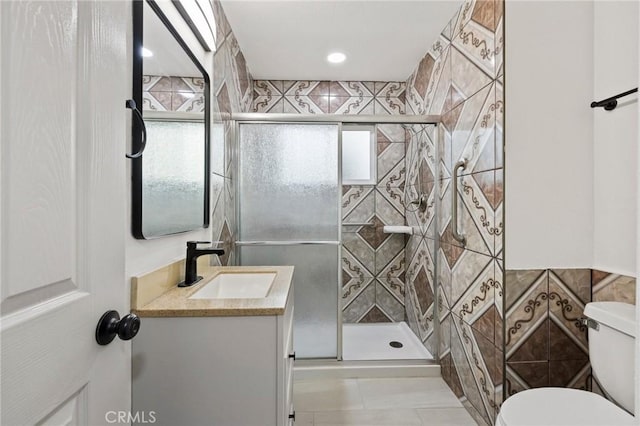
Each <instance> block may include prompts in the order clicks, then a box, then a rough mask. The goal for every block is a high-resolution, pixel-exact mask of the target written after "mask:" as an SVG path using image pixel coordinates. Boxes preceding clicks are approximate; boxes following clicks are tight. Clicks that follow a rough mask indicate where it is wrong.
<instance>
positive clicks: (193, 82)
mask: <svg viewBox="0 0 640 426" xmlns="http://www.w3.org/2000/svg"><path fill="white" fill-rule="evenodd" d="M142 109H143V111H180V112H199V113H203V112H204V79H203V78H193V77H166V76H159V75H145V76H142Z"/></svg>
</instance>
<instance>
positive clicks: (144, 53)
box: [141, 47, 153, 58]
mask: <svg viewBox="0 0 640 426" xmlns="http://www.w3.org/2000/svg"><path fill="white" fill-rule="evenodd" d="M141 52H142V57H143V58H150V57H152V56H153V52H152V51H150V50H149V49H147V48H146V47H143V48H142V49H141Z"/></svg>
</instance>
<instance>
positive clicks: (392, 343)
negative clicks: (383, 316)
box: [389, 340, 404, 348]
mask: <svg viewBox="0 0 640 426" xmlns="http://www.w3.org/2000/svg"><path fill="white" fill-rule="evenodd" d="M389 346H391V347H392V348H401V347H403V346H404V345H403V344H402V343H400V342H397V341H395V340H394V341H392V342H389Z"/></svg>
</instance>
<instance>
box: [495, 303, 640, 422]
mask: <svg viewBox="0 0 640 426" xmlns="http://www.w3.org/2000/svg"><path fill="white" fill-rule="evenodd" d="M584 314H585V316H586V317H587V318H588V322H589V359H590V361H591V368H592V371H593V375H594V376H595V377H596V378H597V380H598V382H599V383H600V385H601V386H602V388H603V389H604V391H605V392H606V393H607V394H608V395H609V396H610V397H611V398H612V399H613V400H615V401H616V402H617V403H618V404H620V406H622V407H624V408H625V409H626V410H627V411H629V412H633V411H634V410H633V406H634V373H635V367H634V359H635V348H634V346H635V345H634V343H635V335H636V324H635V306H634V305H630V304H628V303H620V302H593V303H588V304H587V306H586V307H585V310H584ZM635 424H638V422H637V421H636V418H635V417H634V416H632V415H631V414H629V413H627V412H626V411H625V410H623V409H622V408H620V407H618V406H616V405H615V404H614V403H612V402H610V401H608V400H607V399H606V398H604V397H602V396H600V395H598V394H595V393H593V392H588V391H582V390H577V389H566V388H551V387H549V388H538V389H530V390H526V391H523V392H518V393H517V394H515V395H513V396H512V397H509V398H508V399H507V400H506V401H505V402H504V403H503V404H502V407H501V408H500V413H499V414H498V418H497V419H496V425H498V426H574V425H575V426H587V425H593V426H596V425H601V426H622V425H635Z"/></svg>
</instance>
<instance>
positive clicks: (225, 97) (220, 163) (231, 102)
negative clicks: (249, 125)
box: [210, 0, 254, 265]
mask: <svg viewBox="0 0 640 426" xmlns="http://www.w3.org/2000/svg"><path fill="white" fill-rule="evenodd" d="M212 4H213V11H214V17H215V21H216V30H217V32H218V34H217V36H216V52H215V54H214V57H213V74H212V75H211V89H212V97H211V113H212V114H211V116H212V121H213V124H212V129H211V151H212V153H211V156H212V160H213V164H212V174H211V191H212V192H211V202H212V206H213V207H212V214H211V225H210V227H211V232H212V239H213V240H214V241H220V242H221V243H219V245H220V246H221V247H223V248H224V249H225V252H226V254H225V256H221V257H220V260H219V261H220V263H221V264H223V265H235V253H234V242H235V238H236V234H237V224H236V211H235V196H236V194H235V185H234V182H233V180H234V179H235V176H234V175H235V171H234V170H233V167H232V164H233V161H234V158H233V153H234V152H235V143H236V142H235V139H234V138H233V137H232V132H231V123H230V121H229V113H231V112H248V111H250V109H251V103H252V101H253V95H252V94H253V84H254V83H253V79H252V78H251V74H250V72H249V69H248V67H247V64H246V61H245V59H244V55H243V54H242V51H241V50H240V47H239V46H238V41H237V40H236V38H235V36H234V34H233V31H231V27H230V25H229V22H228V21H227V17H226V15H225V13H224V10H223V9H222V5H221V4H220V1H219V0H212ZM212 257H213V258H215V257H216V256H212Z"/></svg>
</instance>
